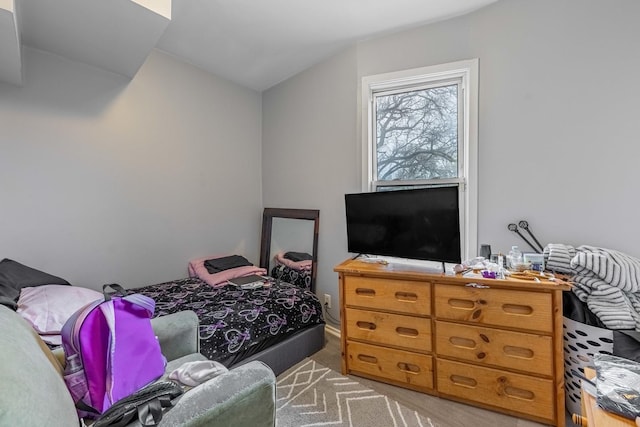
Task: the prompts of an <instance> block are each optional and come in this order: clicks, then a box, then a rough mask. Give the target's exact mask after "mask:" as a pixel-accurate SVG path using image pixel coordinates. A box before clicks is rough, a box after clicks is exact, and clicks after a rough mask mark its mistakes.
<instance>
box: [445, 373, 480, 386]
mask: <svg viewBox="0 0 640 427" xmlns="http://www.w3.org/2000/svg"><path fill="white" fill-rule="evenodd" d="M449 379H450V380H451V382H452V383H454V384H455V385H459V386H462V387H469V388H475V386H477V385H478V381H476V380H474V379H473V378H470V377H463V376H462V375H451V376H450V377H449Z"/></svg>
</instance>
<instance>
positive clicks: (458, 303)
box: [448, 298, 475, 310]
mask: <svg viewBox="0 0 640 427" xmlns="http://www.w3.org/2000/svg"><path fill="white" fill-rule="evenodd" d="M448 302H449V305H450V306H451V307H453V308H462V309H465V310H471V309H472V308H473V307H475V304H474V302H473V301H471V300H468V299H458V298H450V299H449V301H448Z"/></svg>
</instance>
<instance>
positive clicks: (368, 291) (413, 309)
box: [344, 276, 431, 316]
mask: <svg viewBox="0 0 640 427" xmlns="http://www.w3.org/2000/svg"><path fill="white" fill-rule="evenodd" d="M344 300H345V301H344V303H345V305H346V306H348V307H363V308H374V309H379V310H388V311H396V312H400V313H407V314H415V315H423V316H427V315H429V314H430V313H431V285H430V284H429V283H424V282H414V281H411V280H393V279H382V278H375V277H360V276H346V277H345V278H344Z"/></svg>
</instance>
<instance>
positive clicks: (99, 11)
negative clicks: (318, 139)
mask: <svg viewBox="0 0 640 427" xmlns="http://www.w3.org/2000/svg"><path fill="white" fill-rule="evenodd" d="M495 1H496V0H175V1H173V3H171V0H56V1H42V0H0V81H5V82H8V83H11V84H17V85H20V84H21V83H22V74H23V73H22V60H21V54H20V46H21V44H22V45H25V46H30V47H33V48H36V49H40V50H45V51H49V52H52V53H55V54H58V55H61V56H64V57H67V58H69V59H72V60H76V61H81V62H85V63H88V64H91V65H94V66H97V67H101V68H104V69H107V70H110V71H113V72H116V73H119V74H122V75H125V76H128V77H133V75H135V73H136V72H137V70H138V69H139V67H140V66H141V65H142V64H143V63H144V60H145V59H146V57H147V55H148V54H149V52H150V51H151V50H152V49H153V48H158V49H160V50H163V51H165V52H167V53H169V54H171V55H173V56H176V57H178V58H180V59H182V60H184V61H186V62H189V63H191V64H194V65H196V66H198V67H200V68H202V69H204V70H206V71H209V72H211V73H213V74H216V75H218V76H221V77H224V78H227V79H229V80H231V81H234V82H236V83H238V84H240V85H243V86H246V87H249V88H252V89H255V90H259V91H261V90H264V89H268V88H269V87H271V86H273V85H275V84H277V83H279V82H281V81H283V80H285V79H287V78H289V77H291V76H293V75H294V74H297V73H298V72H300V71H302V70H304V69H305V68H308V67H309V66H311V65H313V64H315V63H317V62H320V61H321V60H323V59H325V58H327V57H329V56H330V55H332V54H334V53H336V52H338V51H339V50H341V49H343V48H345V47H346V46H348V45H350V44H352V43H354V42H356V41H358V40H363V39H366V38H370V37H374V36H377V35H381V34H385V33H390V32H395V31H399V30H402V29H406V28H410V27H414V26H418V25H423V24H425V23H429V22H434V21H438V20H442V19H446V18H450V17H453V16H457V15H462V14H464V13H468V12H471V11H473V10H476V9H478V8H480V7H483V6H486V5H488V4H490V3H493V2H495ZM18 35H19V36H18Z"/></svg>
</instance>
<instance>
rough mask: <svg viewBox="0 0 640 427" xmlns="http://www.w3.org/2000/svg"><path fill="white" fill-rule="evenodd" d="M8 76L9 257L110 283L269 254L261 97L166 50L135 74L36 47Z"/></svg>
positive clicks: (0, 184)
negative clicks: (264, 235) (19, 80)
mask: <svg viewBox="0 0 640 427" xmlns="http://www.w3.org/2000/svg"><path fill="white" fill-rule="evenodd" d="M24 58H25V66H24V70H25V78H24V82H25V83H24V86H23V87H15V86H10V85H3V84H0V148H1V150H0V152H1V154H0V200H1V201H2V202H1V203H0V236H2V237H1V238H0V258H3V257H8V258H12V259H15V260H17V261H19V262H22V263H24V264H27V265H30V266H33V267H35V268H39V269H42V270H44V271H47V272H50V273H52V274H56V275H59V276H62V277H64V278H66V279H67V280H69V281H71V282H72V283H74V284H78V285H84V286H88V287H93V288H98V287H100V286H101V284H103V283H111V282H117V283H120V284H122V285H124V286H127V287H136V286H141V285H145V284H151V283H157V282H160V281H165V280H172V279H176V278H182V277H186V275H187V273H186V266H187V262H188V260H189V259H192V258H195V257H199V256H205V255H210V254H212V253H222V252H232V253H239V254H243V255H245V256H247V257H248V258H249V259H250V260H252V261H254V262H255V263H257V262H258V261H259V260H258V254H259V244H260V225H261V224H260V222H261V218H262V197H261V114H262V112H261V95H260V93H258V92H255V91H253V90H249V89H245V88H242V87H240V86H237V85H235V84H232V83H230V82H228V81H225V80H223V79H220V78H217V77H215V76H212V75H210V74H208V73H205V72H203V71H200V70H198V69H197V68H195V67H193V66H190V65H187V64H184V63H182V62H179V61H177V60H175V59H174V58H172V57H170V56H168V55H166V54H164V53H162V52H160V51H154V52H152V54H151V55H150V56H149V58H148V60H147V61H146V63H145V64H144V65H143V67H142V68H141V70H140V71H139V73H138V74H137V75H136V76H135V77H134V78H133V80H131V81H129V80H127V79H124V78H122V77H120V76H117V75H114V74H111V73H109V72H105V71H102V70H100V69H96V68H92V67H89V66H86V65H83V64H80V63H76V62H73V61H69V60H66V59H64V58H61V57H58V56H55V55H51V54H48V53H44V52H41V51H37V50H33V49H30V48H25V50H24Z"/></svg>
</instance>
